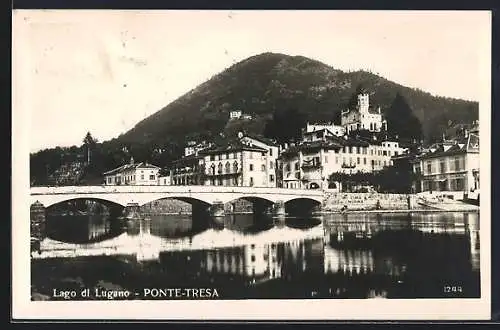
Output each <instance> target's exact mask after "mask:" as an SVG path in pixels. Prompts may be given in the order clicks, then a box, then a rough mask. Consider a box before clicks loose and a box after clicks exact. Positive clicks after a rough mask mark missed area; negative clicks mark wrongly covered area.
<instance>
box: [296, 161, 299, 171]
mask: <svg viewBox="0 0 500 330" xmlns="http://www.w3.org/2000/svg"><path fill="white" fill-rule="evenodd" d="M295 170H296V171H298V170H299V162H296V163H295Z"/></svg>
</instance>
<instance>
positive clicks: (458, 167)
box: [413, 133, 480, 198]
mask: <svg viewBox="0 0 500 330" xmlns="http://www.w3.org/2000/svg"><path fill="white" fill-rule="evenodd" d="M479 163H480V157H479V134H478V133H470V134H469V133H466V136H464V137H462V138H459V139H457V140H455V141H445V142H442V143H439V144H435V145H433V146H431V147H430V148H429V149H428V150H426V151H424V152H423V153H422V154H421V155H419V156H417V158H416V159H415V160H414V161H413V171H414V173H415V174H417V178H418V179H417V180H416V182H415V185H414V189H415V191H419V192H422V191H430V192H432V191H434V192H435V191H438V192H439V191H448V192H458V193H459V196H460V197H461V198H463V196H464V194H471V193H475V192H477V191H479Z"/></svg>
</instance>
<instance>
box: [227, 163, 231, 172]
mask: <svg viewBox="0 0 500 330" xmlns="http://www.w3.org/2000/svg"><path fill="white" fill-rule="evenodd" d="M226 173H231V164H229V162H227V163H226Z"/></svg>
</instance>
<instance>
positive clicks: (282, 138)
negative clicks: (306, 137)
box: [264, 107, 307, 143]
mask: <svg viewBox="0 0 500 330" xmlns="http://www.w3.org/2000/svg"><path fill="white" fill-rule="evenodd" d="M285 109H286V110H280V109H277V110H276V111H275V113H274V114H273V118H272V119H271V121H269V122H268V123H267V125H266V127H265V129H264V135H265V136H267V137H269V138H274V139H276V140H277V141H278V142H279V143H284V142H288V141H290V140H297V139H299V138H300V137H301V135H302V128H303V127H304V126H305V124H306V121H307V118H306V115H305V114H303V113H301V112H300V111H299V110H298V109H297V108H296V107H287V108H285Z"/></svg>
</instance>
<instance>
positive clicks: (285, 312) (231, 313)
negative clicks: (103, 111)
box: [12, 11, 492, 320]
mask: <svg viewBox="0 0 500 330" xmlns="http://www.w3.org/2000/svg"><path fill="white" fill-rule="evenodd" d="M15 14H16V12H14V13H13V21H12V26H13V47H12V58H13V62H12V63H13V77H12V82H13V84H12V85H13V89H12V90H13V99H12V104H13V111H12V151H13V152H12V196H13V198H12V201H13V202H12V244H13V245H12V272H13V274H12V318H13V319H61V320H67V319H87V320H103V319H121V320H134V319H149V320H185V319H189V320H206V319H212V320H421V319H428V320H484V319H490V317H491V316H490V312H491V311H490V309H491V308H490V307H491V303H490V301H491V283H490V280H491V279H490V264H491V256H490V252H491V237H490V232H491V230H490V225H491V214H490V202H491V200H490V199H491V196H490V184H491V180H490V176H491V173H490V169H491V165H490V164H491V158H490V150H491V132H490V129H491V128H490V124H491V110H492V109H491V70H490V68H491V12H489V11H484V14H485V20H486V19H487V20H489V24H490V29H489V30H488V31H485V33H484V35H483V40H482V43H483V45H484V48H482V49H481V53H482V54H483V55H484V57H483V58H482V63H481V64H482V65H481V73H480V74H481V82H482V86H481V87H482V94H481V99H480V100H479V112H480V138H481V169H480V171H481V191H482V194H481V215H480V222H481V224H480V237H481V251H480V259H481V261H480V265H481V297H482V298H481V299H404V300H399V299H394V300H380V299H376V300H373V299H366V300H365V299H363V300H357V299H356V300H355V299H347V300H237V301H227V300H226V301H106V302H96V301H89V302H82V301H78V302H71V301H69V302H32V301H31V300H30V271H29V270H30V258H29V255H30V252H29V251H30V246H29V242H30V240H29V237H30V226H29V218H30V214H29V202H28V201H27V199H28V196H29V175H28V173H29V150H30V146H29V131H30V129H29V128H30V126H29V124H28V123H30V111H31V109H32V104H30V90H29V86H30V84H29V83H27V82H26V80H25V79H27V77H29V72H27V70H29V68H30V67H31V66H30V65H29V60H30V56H29V46H27V45H26V44H25V42H24V41H25V39H23V37H21V36H26V31H25V30H24V29H23V26H24V25H23V24H18V22H16V19H15V17H16V15H15ZM457 46H458V47H459V45H457ZM457 69H458V70H460V68H457ZM464 79H467V77H464ZM21 91H22V92H21ZM51 129H57V128H51Z"/></svg>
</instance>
